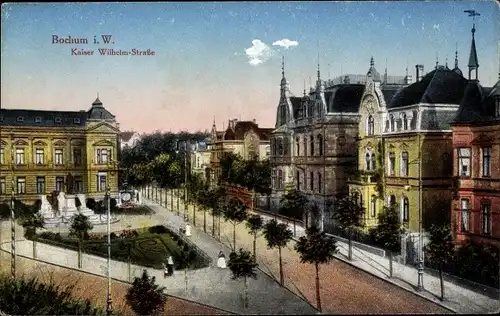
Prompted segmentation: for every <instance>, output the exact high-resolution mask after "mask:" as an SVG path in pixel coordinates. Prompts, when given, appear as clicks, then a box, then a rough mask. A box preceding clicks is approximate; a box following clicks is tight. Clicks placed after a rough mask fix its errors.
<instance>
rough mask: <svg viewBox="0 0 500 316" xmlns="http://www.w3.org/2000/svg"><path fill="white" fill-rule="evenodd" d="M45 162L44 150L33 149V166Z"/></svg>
mask: <svg viewBox="0 0 500 316" xmlns="http://www.w3.org/2000/svg"><path fill="white" fill-rule="evenodd" d="M44 161H45V150H44V149H43V148H36V149H35V164H37V165H43V164H44Z"/></svg>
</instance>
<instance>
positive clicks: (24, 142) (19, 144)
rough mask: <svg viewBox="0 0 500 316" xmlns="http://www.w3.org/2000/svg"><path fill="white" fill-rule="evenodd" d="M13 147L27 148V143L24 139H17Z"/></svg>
mask: <svg viewBox="0 0 500 316" xmlns="http://www.w3.org/2000/svg"><path fill="white" fill-rule="evenodd" d="M14 145H15V146H28V142H27V141H25V140H24V139H18V140H16V141H15V142H14Z"/></svg>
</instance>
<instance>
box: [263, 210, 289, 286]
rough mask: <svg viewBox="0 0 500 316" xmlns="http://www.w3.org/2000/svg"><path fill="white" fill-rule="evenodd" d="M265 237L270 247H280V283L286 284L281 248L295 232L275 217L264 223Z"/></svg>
mask: <svg viewBox="0 0 500 316" xmlns="http://www.w3.org/2000/svg"><path fill="white" fill-rule="evenodd" d="M264 237H265V238H266V241H267V247H268V248H278V254H279V260H280V261H279V263H280V284H281V286H284V284H285V280H284V278H283V262H282V258H281V248H283V247H285V246H286V244H287V243H288V242H289V241H290V240H291V239H292V237H293V233H292V231H291V230H290V229H288V226H287V225H286V224H283V223H279V224H278V221H276V220H275V219H272V220H270V221H269V222H267V223H266V224H265V225H264Z"/></svg>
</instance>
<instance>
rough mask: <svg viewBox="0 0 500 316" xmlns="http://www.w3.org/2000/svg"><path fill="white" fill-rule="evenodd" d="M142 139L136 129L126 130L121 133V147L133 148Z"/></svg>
mask: <svg viewBox="0 0 500 316" xmlns="http://www.w3.org/2000/svg"><path fill="white" fill-rule="evenodd" d="M140 140H141V136H140V135H139V133H137V132H134V131H125V132H121V133H120V148H121V149H124V148H126V147H128V148H132V147H134V146H135V145H137V143H138V142H139V141H140Z"/></svg>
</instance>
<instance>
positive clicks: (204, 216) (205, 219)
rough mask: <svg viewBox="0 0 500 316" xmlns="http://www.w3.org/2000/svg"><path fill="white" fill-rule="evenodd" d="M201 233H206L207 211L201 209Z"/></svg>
mask: <svg viewBox="0 0 500 316" xmlns="http://www.w3.org/2000/svg"><path fill="white" fill-rule="evenodd" d="M203 231H204V232H205V233H206V232H207V210H205V209H203Z"/></svg>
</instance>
